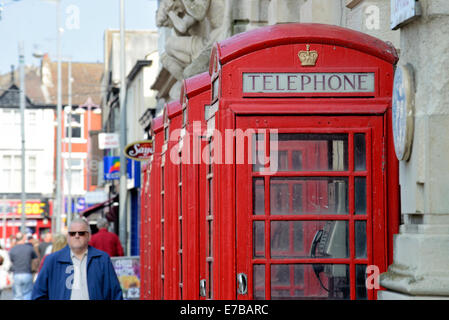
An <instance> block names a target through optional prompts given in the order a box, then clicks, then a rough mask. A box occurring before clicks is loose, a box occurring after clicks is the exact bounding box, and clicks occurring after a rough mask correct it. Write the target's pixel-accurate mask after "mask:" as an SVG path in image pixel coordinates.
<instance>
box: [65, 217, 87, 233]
mask: <svg viewBox="0 0 449 320" xmlns="http://www.w3.org/2000/svg"><path fill="white" fill-rule="evenodd" d="M74 223H78V224H84V225H85V226H86V227H87V231H88V232H89V233H92V231H91V230H90V225H89V222H88V221H87V219H86V218H74V219H73V220H72V221H71V222H70V225H69V230H70V227H71V226H72V224H74Z"/></svg>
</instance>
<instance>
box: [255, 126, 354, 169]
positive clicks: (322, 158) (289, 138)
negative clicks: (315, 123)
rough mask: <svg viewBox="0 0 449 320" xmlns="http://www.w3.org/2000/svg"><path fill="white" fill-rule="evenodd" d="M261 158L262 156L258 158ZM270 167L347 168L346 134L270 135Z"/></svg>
mask: <svg viewBox="0 0 449 320" xmlns="http://www.w3.org/2000/svg"><path fill="white" fill-rule="evenodd" d="M261 159H263V158H261ZM270 161H271V162H275V164H276V165H277V166H276V165H274V166H273V164H272V165H271V167H274V168H276V167H277V170H278V171H281V172H284V171H346V170H348V135H347V134H304V133H278V134H271V135H270Z"/></svg>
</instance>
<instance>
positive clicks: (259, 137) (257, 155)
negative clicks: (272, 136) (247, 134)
mask: <svg viewBox="0 0 449 320" xmlns="http://www.w3.org/2000/svg"><path fill="white" fill-rule="evenodd" d="M252 150H253V151H252V159H251V163H252V164H253V171H255V172H261V171H263V168H264V166H265V165H264V163H265V139H264V134H262V133H258V134H253V145H252Z"/></svg>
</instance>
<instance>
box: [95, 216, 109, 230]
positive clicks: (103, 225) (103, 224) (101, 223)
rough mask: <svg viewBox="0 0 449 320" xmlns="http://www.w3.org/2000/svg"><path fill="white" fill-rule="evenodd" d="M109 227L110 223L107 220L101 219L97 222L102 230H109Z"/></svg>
mask: <svg viewBox="0 0 449 320" xmlns="http://www.w3.org/2000/svg"><path fill="white" fill-rule="evenodd" d="M108 226H109V222H108V220H107V219H106V218H100V219H98V221H97V228H98V229H101V228H107V227H108Z"/></svg>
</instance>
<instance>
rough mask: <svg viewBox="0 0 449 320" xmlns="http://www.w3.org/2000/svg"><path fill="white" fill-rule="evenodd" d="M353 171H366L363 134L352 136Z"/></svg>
mask: <svg viewBox="0 0 449 320" xmlns="http://www.w3.org/2000/svg"><path fill="white" fill-rule="evenodd" d="M354 169H355V171H365V170H366V142H365V134H364V133H356V134H354Z"/></svg>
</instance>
